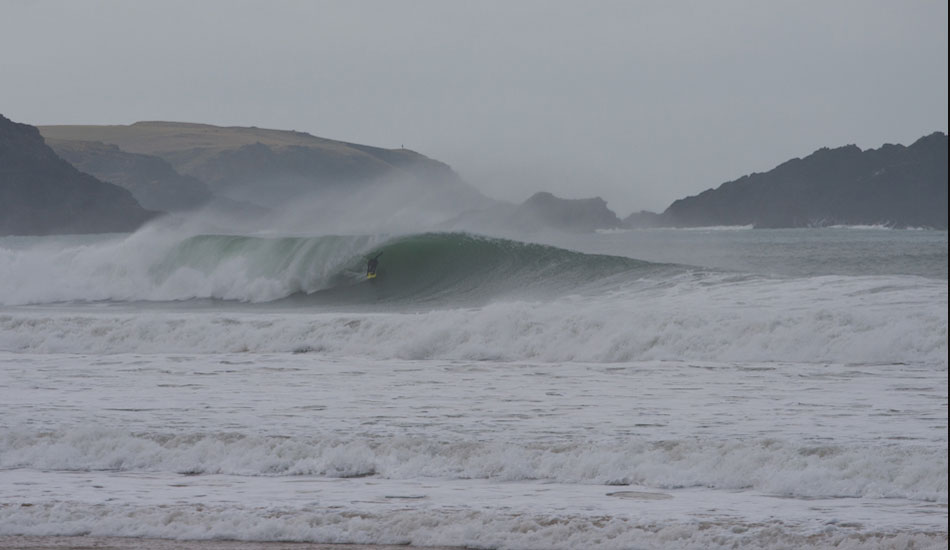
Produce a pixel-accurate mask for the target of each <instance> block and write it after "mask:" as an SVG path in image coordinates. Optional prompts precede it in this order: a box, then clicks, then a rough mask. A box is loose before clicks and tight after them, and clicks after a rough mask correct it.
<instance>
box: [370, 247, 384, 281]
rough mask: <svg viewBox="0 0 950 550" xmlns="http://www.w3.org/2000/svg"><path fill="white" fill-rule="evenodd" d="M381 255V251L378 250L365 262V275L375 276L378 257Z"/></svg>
mask: <svg viewBox="0 0 950 550" xmlns="http://www.w3.org/2000/svg"><path fill="white" fill-rule="evenodd" d="M382 255H383V253H382V252H380V253H379V254H377V255H375V256H373V257H372V258H370V259H369V261H368V262H366V276H367V277H375V276H376V266H377V265H379V257H380V256H382Z"/></svg>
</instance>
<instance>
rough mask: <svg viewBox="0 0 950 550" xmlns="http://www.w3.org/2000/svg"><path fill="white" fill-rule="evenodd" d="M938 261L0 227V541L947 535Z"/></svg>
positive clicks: (755, 247) (937, 256) (571, 241)
mask: <svg viewBox="0 0 950 550" xmlns="http://www.w3.org/2000/svg"><path fill="white" fill-rule="evenodd" d="M379 252H382V256H380V259H379V261H380V264H379V265H380V267H379V277H378V278H377V279H375V280H373V281H368V280H366V278H365V274H364V271H365V262H366V258H367V257H368V256H370V255H375V254H376V253H379ZM947 263H948V262H947V232H946V231H930V230H891V229H887V228H882V227H836V228H821V229H789V230H758V229H751V228H742V227H740V228H702V229H694V230H682V229H681V230H673V229H664V230H659V229H658V230H632V231H611V232H602V233H597V234H589V235H556V234H551V235H535V236H533V237H532V238H531V239H525V238H520V239H519V238H513V237H512V236H510V235H509V236H507V237H506V238H502V237H499V236H487V235H476V234H469V233H455V232H423V233H416V234H399V235H308V234H299V235H276V234H266V235H265V234H257V235H234V234H214V233H213V232H206V233H202V234H197V233H190V232H188V231H185V230H183V229H178V230H175V229H169V228H163V227H158V226H150V227H147V228H145V229H143V230H140V231H139V232H137V233H134V234H131V235H89V236H68V237H66V236H56V237H5V238H0V544H6V545H15V544H16V541H17V540H27V539H18V538H17V537H18V536H29V537H33V538H31V539H29V540H31V541H34V542H35V541H36V540H45V541H46V543H47V544H52V543H51V542H50V541H54V540H56V539H54V538H52V537H57V536H84V537H87V538H89V537H107V538H109V539H108V540H125V541H132V542H127V544H129V547H133V548H134V547H142V548H145V547H148V544H149V543H148V542H147V541H154V540H155V539H173V540H175V541H179V544H181V545H183V547H187V544H188V542H187V541H194V544H196V545H197V544H198V542H197V541H208V540H219V541H220V540H231V541H254V542H255V543H266V542H277V541H281V542H291V541H300V542H316V543H350V544H369V545H386V544H396V545H403V544H404V545H412V546H414V547H425V546H441V547H464V548H479V549H525V550H528V549H544V550H547V549H588V548H590V549H653V548H656V549H694V548H697V549H698V548H711V549H718V548H723V549H724V548H762V549H779V548H789V549H790V548H803V547H805V548H836V549H859V548H860V549H876V548H887V549H898V548H914V549H920V548H946V546H947V540H948V537H947V520H948V515H947V403H948V401H947V363H948V362H947V290H948V282H947V272H948V268H947ZM36 537H39V539H36ZM111 537H129V538H127V539H111ZM69 540H72V539H69ZM135 541H141V545H140V546H136V542H135ZM257 547H258V546H255V548H257ZM261 547H263V546H261Z"/></svg>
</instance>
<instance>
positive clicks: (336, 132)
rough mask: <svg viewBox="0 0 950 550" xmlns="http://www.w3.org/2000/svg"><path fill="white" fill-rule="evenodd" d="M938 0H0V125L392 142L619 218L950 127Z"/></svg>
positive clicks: (493, 184)
mask: <svg viewBox="0 0 950 550" xmlns="http://www.w3.org/2000/svg"><path fill="white" fill-rule="evenodd" d="M947 104H948V96H947V2H946V0H892V1H880V0H854V1H835V0H819V1H802V0H795V1H791V0H790V1H772V0H770V1H760V0H748V1H735V0H728V1H727V0H717V1H705V0H703V1H673V2H670V1H659V0H657V1H634V0H626V1H619V2H608V1H517V0H508V1H500V2H493V1H464V2H463V1H449V0H433V1H421V0H401V1H365V2H360V1H342V0H341V1H336V2H329V1H312V2H308V1H280V0H277V1H272V0H268V1H254V2H251V1H235V0H200V1H199V0H185V1H178V0H155V1H144V0H143V1H135V0H121V1H120V0H116V1H92V0H89V1H82V0H70V1H45V0H0V114H3V115H5V116H7V117H8V118H11V119H13V120H15V121H17V122H25V123H29V124H35V125H42V124H127V123H132V122H135V121H138V120H175V121H189V122H204V123H210V124H219V125H238V126H251V125H253V126H260V127H268V128H279V129H288V130H289V129H294V130H298V131H306V132H309V133H311V134H314V135H318V136H321V137H328V138H333V139H341V140H345V141H352V142H357V143H364V144H369V145H376V146H383V147H399V146H400V145H405V146H406V147H408V148H411V149H414V150H417V151H419V152H421V153H423V154H425V155H428V156H430V157H433V158H436V159H439V160H441V161H444V162H447V163H448V164H450V165H452V167H453V168H455V170H456V171H457V172H459V173H460V174H461V175H462V177H463V178H465V179H466V180H468V181H469V182H471V183H473V184H474V185H476V186H477V187H478V188H480V189H481V190H482V191H483V192H485V193H486V194H488V195H489V196H493V197H496V198H501V199H506V200H512V201H521V200H524V199H525V198H527V197H528V196H530V195H531V194H533V193H534V192H536V191H539V190H549V191H552V192H554V193H555V194H557V195H560V196H564V197H569V198H580V197H590V196H595V195H599V196H601V197H603V198H604V199H606V200H607V201H608V205H609V206H610V207H611V208H612V209H613V210H615V211H616V212H617V213H618V214H620V215H621V216H625V215H627V214H628V213H630V212H631V211H634V210H640V209H648V210H663V209H664V208H666V207H667V206H668V205H669V204H670V202H672V201H673V200H675V199H677V198H681V197H684V196H687V195H692V194H696V193H698V192H700V191H702V190H704V189H707V188H710V187H716V186H718V185H719V184H721V183H723V182H725V181H729V180H732V179H736V178H738V177H740V176H742V175H744V174H748V173H751V172H757V171H758V172H762V171H766V170H769V169H771V168H773V167H774V166H776V165H777V164H779V163H781V162H783V161H785V160H787V159H789V158H792V157H799V156H804V155H807V154H809V153H811V152H812V151H814V150H815V149H817V148H819V147H822V146H832V147H836V146H841V145H846V144H849V143H854V144H857V145H858V146H860V147H861V148H869V147H875V148H876V147H879V146H881V145H882V144H883V143H903V144H905V145H909V144H910V143H911V142H913V141H914V140H915V139H917V138H919V137H921V136H922V135H925V134H929V133H931V132H934V131H943V132H946V131H947Z"/></svg>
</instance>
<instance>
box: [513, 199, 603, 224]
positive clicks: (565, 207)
mask: <svg viewBox="0 0 950 550" xmlns="http://www.w3.org/2000/svg"><path fill="white" fill-rule="evenodd" d="M514 217H515V220H516V221H517V223H519V224H523V225H528V226H529V227H536V226H545V227H552V228H557V229H562V230H566V231H578V232H589V231H596V230H597V229H611V228H615V227H619V226H620V225H621V222H620V219H618V218H617V215H616V214H615V213H614V212H613V211H612V210H610V209H609V208H607V203H606V202H605V201H604V199H602V198H600V197H594V198H590V199H562V198H559V197H555V196H554V195H552V194H551V193H548V192H540V193H535V194H534V195H532V196H531V197H529V198H528V200H526V201H524V202H523V203H522V204H521V205H520V206H518V208H517V210H515V212H514Z"/></svg>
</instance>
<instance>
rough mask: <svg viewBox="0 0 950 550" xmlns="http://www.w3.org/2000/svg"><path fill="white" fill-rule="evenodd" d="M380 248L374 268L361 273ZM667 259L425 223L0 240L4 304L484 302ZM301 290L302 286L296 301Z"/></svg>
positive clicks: (629, 272)
mask: <svg viewBox="0 0 950 550" xmlns="http://www.w3.org/2000/svg"><path fill="white" fill-rule="evenodd" d="M380 253H382V257H381V258H380V266H379V270H378V273H379V277H378V278H377V279H376V280H374V281H367V280H366V278H365V266H366V260H367V257H368V256H375V255H377V254H380ZM669 268H670V267H669V266H662V265H657V264H650V263H648V262H641V261H637V260H633V259H630V258H624V257H618V256H607V255H592V254H583V253H580V252H573V251H569V250H565V249H561V248H557V247H553V246H545V245H538V244H528V243H522V242H518V241H512V240H506V239H497V238H489V237H479V236H473V235H469V234H463V233H426V234H416V235H409V236H402V237H393V238H381V237H369V236H323V237H305V238H304V237H281V238H261V237H247V236H226V235H202V236H196V237H190V238H186V239H184V240H180V241H177V242H176V241H169V240H167V239H166V240H162V239H155V238H151V239H149V238H148V237H143V236H139V235H133V236H131V237H129V238H128V239H122V240H111V241H104V242H96V243H81V242H80V243H76V242H72V241H65V242H64V243H60V244H56V243H52V244H49V243H47V244H44V245H43V246H38V247H28V248H26V247H24V248H0V278H3V279H4V280H6V281H9V282H11V283H12V284H9V285H5V287H4V288H3V289H2V290H0V304H3V305H22V304H43V303H55V302H70V301H104V300H111V301H173V300H189V299H202V298H204V299H221V300H235V301H240V302H254V303H261V302H271V301H275V300H280V299H284V298H289V297H292V296H293V297H295V299H294V300H293V301H292V302H294V303H300V304H302V305H313V304H315V303H327V304H350V305H352V304H367V303H371V304H376V303H380V302H383V303H389V302H392V303H411V304H421V305H426V306H431V305H438V304H446V305H449V304H465V303H484V302H487V301H489V300H491V299H494V298H498V297H501V296H505V295H507V294H512V293H518V295H519V297H523V298H524V297H542V296H551V295H554V294H559V293H564V292H578V291H582V290H583V289H584V288H586V287H590V286H592V285H595V284H597V283H603V282H604V281H606V280H608V279H610V278H612V277H616V276H620V275H623V276H621V277H620V278H621V279H629V278H631V277H639V276H643V275H644V274H646V273H650V272H654V271H657V270H663V269H669ZM302 295H307V298H306V299H303V300H301V299H300V298H301V296H302Z"/></svg>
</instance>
